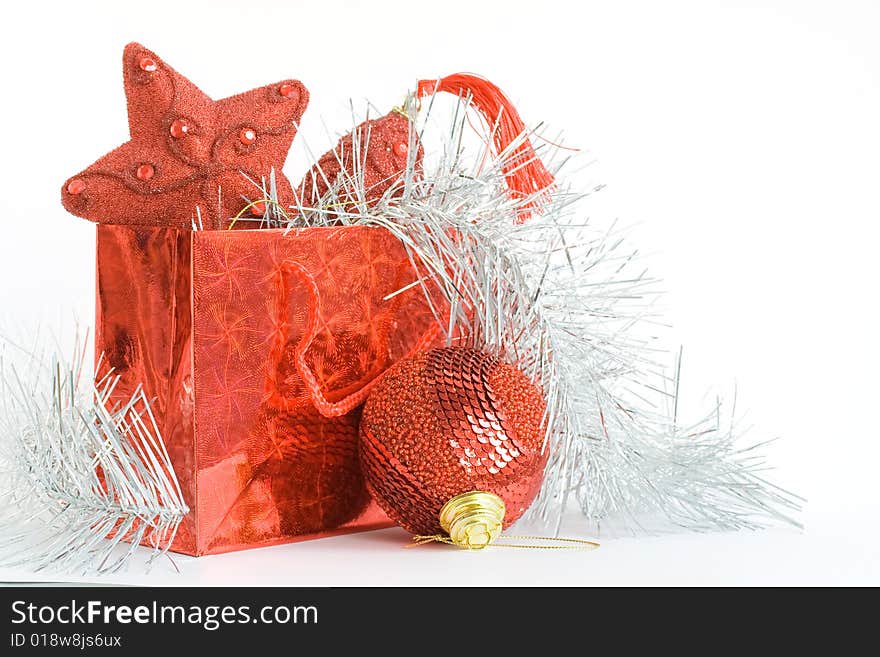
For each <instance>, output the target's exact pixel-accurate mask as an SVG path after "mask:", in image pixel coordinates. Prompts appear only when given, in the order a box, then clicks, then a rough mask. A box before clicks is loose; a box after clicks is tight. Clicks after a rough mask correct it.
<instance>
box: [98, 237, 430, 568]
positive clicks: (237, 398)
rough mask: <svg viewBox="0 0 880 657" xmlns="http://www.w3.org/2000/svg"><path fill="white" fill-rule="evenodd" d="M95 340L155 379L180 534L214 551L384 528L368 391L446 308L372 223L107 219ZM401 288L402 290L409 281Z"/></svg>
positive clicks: (138, 374)
mask: <svg viewBox="0 0 880 657" xmlns="http://www.w3.org/2000/svg"><path fill="white" fill-rule="evenodd" d="M97 230H98V242H97V303H96V314H97V317H96V327H97V329H96V351H97V354H98V355H99V356H101V358H100V362H101V367H102V369H103V372H101V373H105V372H106V371H107V368H112V370H113V374H114V376H119V377H120V380H119V383H118V385H117V387H116V390H115V392H114V398H115V399H118V401H119V402H123V401H124V400H126V399H127V397H128V396H130V395H131V393H132V392H133V391H134V390H135V389H136V388H137V386H139V385H142V386H143V387H144V390H145V392H146V394H147V396H148V398H149V399H150V400H151V407H152V411H153V413H154V415H155V417H156V420H157V423H158V426H159V429H160V431H161V433H162V436H163V438H164V440H165V443H166V445H167V448H168V452H169V455H170V457H171V460H172V463H173V465H174V469H175V473H176V475H177V477H178V480H179V481H180V484H181V488H182V491H183V497H184V499H185V501H186V502H187V504H188V505H189V507H190V509H191V511H190V513H189V515H188V516H187V517H186V518H185V519H184V521H183V523H182V525H181V527H180V530H179V533H178V535H177V537H176V539H175V541H174V544H173V545H172V549H173V550H174V551H177V552H182V553H186V554H192V555H201V554H211V553H217V552H226V551H231V550H237V549H242V548H246V547H254V546H258V545H267V544H273V543H281V542H287V541H295V540H302V539H305V538H314V537H319V536H327V535H332V534H337V533H343V532H350V531H358V530H365V529H373V528H377V527H381V526H386V525H387V524H389V523H388V520H387V518H386V517H385V516H384V514H383V513H382V512H381V511H380V510H379V509H378V508H377V507H376V505H375V504H374V503H373V502H372V501H371V500H370V498H369V494H368V493H367V490H366V487H365V485H364V480H363V477H362V475H361V471H360V466H359V463H358V456H357V454H358V452H357V435H358V430H357V425H358V419H359V413H360V403H361V402H362V401H363V399H364V398H365V396H366V393H367V392H368V391H369V389H370V387H371V386H372V384H373V383H374V382H376V381H377V379H378V377H379V376H380V375H381V374H382V373H383V372H384V371H386V370H387V368H388V367H389V366H390V365H392V364H393V363H394V362H396V361H397V360H398V359H400V358H401V357H403V356H405V355H407V354H408V353H411V352H413V351H414V350H417V349H420V348H424V347H427V346H430V345H431V344H432V342H433V341H434V336H435V335H436V333H437V323H436V320H435V318H434V315H433V313H432V311H431V310H430V308H429V307H428V305H427V303H426V302H425V297H424V294H423V292H422V290H421V288H420V286H419V285H411V284H412V283H414V282H415V281H416V280H417V279H418V276H417V274H416V272H415V270H414V269H413V267H412V265H411V264H410V260H409V258H408V256H407V254H406V252H405V250H404V248H403V246H402V245H401V243H400V242H399V240H397V239H396V238H395V237H394V236H393V235H391V234H390V233H388V232H387V231H385V230H383V229H381V228H373V227H328V228H309V229H303V230H300V231H291V232H289V233H288V234H285V232H284V231H283V230H222V231H221V230H218V231H185V230H180V229H177V228H159V227H129V226H112V225H99V226H98V229H97ZM401 290H402V291H401Z"/></svg>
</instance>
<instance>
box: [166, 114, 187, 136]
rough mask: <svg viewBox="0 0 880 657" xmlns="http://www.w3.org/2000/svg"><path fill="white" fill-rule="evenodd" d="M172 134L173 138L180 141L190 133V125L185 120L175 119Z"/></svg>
mask: <svg viewBox="0 0 880 657" xmlns="http://www.w3.org/2000/svg"><path fill="white" fill-rule="evenodd" d="M170 132H171V136H172V137H174V138H175V139H180V138H181V137H183V136H184V135H186V133H188V132H189V125H187V123H186V121H184V120H183V119H175V120H174V121H173V122H172V123H171V128H170Z"/></svg>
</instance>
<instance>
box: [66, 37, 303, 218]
mask: <svg viewBox="0 0 880 657" xmlns="http://www.w3.org/2000/svg"><path fill="white" fill-rule="evenodd" d="M123 79H124V83H125V95H126V98H127V101H128V123H129V131H130V134H131V140H130V141H128V142H126V143H124V144H123V145H122V146H120V147H119V148H117V149H116V150H114V151H111V152H110V153H108V154H107V155H105V156H104V157H102V158H101V159H99V160H98V161H97V162H95V163H94V164H92V165H91V166H90V167H89V168H87V169H86V170H85V171H83V172H82V173H79V174H77V175H76V176H73V177H72V178H70V179H69V180H67V181H66V182H65V183H64V186H63V187H62V190H61V199H62V203H63V204H64V207H65V208H67V210H68V211H70V212H72V213H73V214H75V215H78V216H80V217H85V218H86V219H89V220H90V221H94V222H97V223H103V224H133V225H141V226H176V227H180V228H189V227H191V226H192V224H193V221H194V220H195V219H196V217H197V208H198V214H199V215H200V216H201V220H202V224H203V226H204V227H205V228H221V227H224V226H225V225H226V221H227V219H228V218H229V217H232V216H234V215H235V214H236V213H238V212H239V211H241V210H242V209H243V208H244V207H245V206H246V205H247V203H248V201H247V199H251V200H256V199H258V198H259V197H261V196H262V195H263V194H262V193H261V191H260V189H258V188H257V187H255V186H254V184H252V183H251V182H250V181H248V179H247V178H246V177H245V176H248V177H250V178H251V179H252V180H254V181H256V182H257V183H260V181H261V180H262V179H264V178H267V177H268V176H269V174H270V172H271V171H273V170H274V172H275V182H276V186H277V192H278V199H279V202H281V203H282V204H284V205H287V204H289V203H290V202H291V201H292V199H293V194H292V190H291V186H290V183H289V182H288V181H287V179H286V178H285V177H284V176H283V175H282V173H281V169H282V167H283V165H284V160H285V159H286V157H287V151H288V150H289V148H290V145H291V142H292V141H293V138H294V136H295V135H296V131H297V124H298V123H299V120H300V118H301V117H302V114H303V112H304V111H305V108H306V105H307V104H308V98H309V94H308V91H307V90H306V88H305V87H304V86H303V84H302V83H301V82H299V81H298V80H282V81H281V82H276V83H275V84H270V85H267V86H265V87H259V88H257V89H254V90H252V91H248V92H245V93H242V94H238V95H236V96H231V97H229V98H224V99H222V100H218V101H214V100H211V99H210V98H209V97H208V96H207V95H205V93H203V92H202V91H201V90H200V89H199V88H198V87H196V86H195V85H194V84H193V83H192V82H190V81H189V80H187V79H186V78H185V77H183V76H182V75H180V74H179V73H177V72H176V71H175V70H174V69H172V68H171V67H170V66H168V65H167V64H166V63H165V62H163V61H162V60H161V59H159V57H158V56H157V55H156V54H155V53H153V52H151V51H149V50H147V49H146V48H144V47H143V46H142V45H140V44H138V43H130V44H128V45H127V46H126V47H125V51H124V54H123Z"/></svg>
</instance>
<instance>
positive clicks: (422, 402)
mask: <svg viewBox="0 0 880 657" xmlns="http://www.w3.org/2000/svg"><path fill="white" fill-rule="evenodd" d="M544 409H545V403H544V399H543V397H542V395H541V392H540V390H538V388H537V387H536V386H535V385H534V384H533V383H531V381H529V380H528V378H527V377H526V376H525V375H524V374H523V373H522V372H521V371H520V370H518V369H517V368H516V367H514V366H512V365H510V364H508V363H505V362H503V361H501V360H500V359H498V358H496V357H494V356H492V355H490V354H488V353H486V352H483V351H478V350H476V349H470V348H464V347H446V348H441V349H433V350H431V351H428V352H427V353H423V354H420V355H418V356H416V357H413V358H410V359H407V360H403V361H400V362H399V363H398V364H397V365H395V366H394V368H392V369H391V370H390V371H389V372H388V373H387V374H386V375H385V376H384V378H383V379H382V381H381V382H380V383H379V384H377V386H376V387H375V388H374V390H373V392H372V393H371V394H370V397H369V398H368V400H367V403H366V405H365V407H364V411H363V416H362V419H361V425H360V434H361V462H362V464H363V468H364V476H365V477H366V480H367V484H368V486H369V488H370V490H371V492H372V493H373V496H374V497H375V499H376V501H377V502H378V503H379V505H380V506H381V507H382V508H383V509H384V511H385V512H386V513H387V514H388V515H389V517H391V519H392V520H394V521H395V522H397V523H398V524H399V525H400V526H401V527H403V528H404V529H406V530H408V531H410V532H412V533H414V534H437V533H440V532H441V531H443V532H447V533H449V534H451V535H452V537H453V539H455V542H456V543H458V544H460V545H462V544H465V546H466V547H483V546H485V545H486V544H488V542H490V541H491V540H492V539H493V538H494V535H496V534H497V533H498V532H500V529H501V525H502V524H503V526H505V527H506V526H507V525H509V524H510V523H512V522H514V521H515V520H517V519H518V518H519V517H520V516H521V515H522V514H523V512H524V511H525V510H526V509H527V508H528V506H529V505H530V504H531V503H532V501H533V500H534V498H535V496H536V495H537V493H538V490H539V489H540V487H541V481H542V477H543V473H544V466H545V465H546V463H547V450H545V449H543V448H544V436H545V424H544ZM487 494H489V495H487ZM496 496H497V497H496ZM499 498H500V499H499ZM502 502H503V504H502ZM505 509H506V511H505ZM441 512H442V515H443V516H444V518H443V519H441ZM499 514H500V515H499ZM474 518H476V519H477V520H478V522H476V526H477V531H476V532H474V531H473V530H474ZM487 518H488V522H487ZM493 518H496V519H497V525H498V526H497V527H495V528H494V533H493V531H491V527H489V526H488V525H491V524H492V523H493V522H495V521H494V520H492V519H493ZM456 523H458V530H460V531H458V536H456V532H455V531H453V530H454V529H455V528H456ZM469 523H470V524H469ZM451 528H452V529H451ZM484 530H485V531H484ZM468 534H469V536H468ZM475 535H476V537H477V538H476V540H475ZM458 539H464V540H463V541H462V540H458Z"/></svg>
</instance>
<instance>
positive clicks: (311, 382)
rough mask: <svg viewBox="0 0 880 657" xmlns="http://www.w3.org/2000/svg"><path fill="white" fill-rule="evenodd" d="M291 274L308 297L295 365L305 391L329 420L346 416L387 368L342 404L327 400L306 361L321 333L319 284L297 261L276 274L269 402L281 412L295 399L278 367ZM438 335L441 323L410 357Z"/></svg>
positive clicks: (424, 335)
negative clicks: (287, 281)
mask: <svg viewBox="0 0 880 657" xmlns="http://www.w3.org/2000/svg"><path fill="white" fill-rule="evenodd" d="M290 275H292V276H294V277H295V278H296V279H297V280H298V282H299V283H301V284H302V286H303V287H302V289H304V290H305V291H306V293H307V295H308V297H309V299H308V314H307V315H306V326H305V331H304V332H303V336H302V338H301V339H300V341H299V342H298V343H297V345H296V347H295V348H294V364H295V365H296V369H297V372H298V373H299V375H300V377H302V380H303V383H304V384H305V386H306V389H307V390H308V392H309V396H310V397H311V399H312V403H313V404H314V405H315V408H316V409H317V410H318V412H319V413H320V414H321V415H323V416H324V417H328V418H332V417H339V416H340V415H345V414H346V413H349V412H351V411H352V410H353V409H355V408H356V407H357V406H359V405H360V404H362V403H363V402H364V401H365V400H366V398H367V396H369V394H370V392H371V391H372V389H373V387H374V386H375V385H376V384H377V383H379V381H381V380H382V376H383V375H384V373H385V371H387V368H386V370H384V371H383V372H381V373H379V374H378V375H376V376H375V377H374V378H373V379H371V380H370V381H369V382H368V383H366V384H365V385H364V386H363V387H361V388H360V389H358V390H356V391H355V392H353V393H350V394H348V395H346V396H345V397H343V398H342V399H340V400H339V401H335V402H331V401H330V400H328V399H327V397H326V395H325V394H324V391H323V390H321V384H320V383H319V381H318V378H317V377H316V376H315V374H314V372H312V370H311V368H310V367H309V364H308V362H306V352H307V351H308V349H309V347H310V346H311V344H312V341H313V340H314V339H315V335H316V334H317V332H318V308H320V292H319V291H318V285H317V283H315V279H314V277H313V276H312V274H311V273H310V272H309V271H308V270H307V269H306V268H305V267H303V266H302V265H301V264H300V263H298V262H296V261H294V260H285V261H284V262H283V263H281V265H280V266H279V267H278V270H277V272H276V274H275V293H276V298H277V299H278V304H277V309H278V315H277V317H276V321H277V325H278V327H279V329H278V331H277V332H276V335H275V340H274V341H273V344H272V348H271V350H270V354H269V356H270V363H271V365H270V367H269V374H268V379H267V384H266V388H267V394H268V398H267V403H268V404H269V405H270V406H272V407H273V408H277V409H278V410H282V411H290V410H292V409H293V407H294V405H295V402H294V400H293V399H291V398H289V397H286V396H285V395H284V394H282V393H281V392H280V390H279V385H278V384H279V382H278V364H279V363H280V362H281V359H282V358H283V356H284V350H285V347H286V345H287V337H288V336H287V331H286V330H285V327H286V326H287V317H288V313H289V309H290V308H289V304H288V294H287V286H286V285H285V278H286V277H287V276H290ZM400 299H401V295H397V299H396V300H395V302H394V303H395V304H397V303H400ZM439 332H440V326H439V324H433V325H432V326H431V328H429V329H428V330H427V331H425V333H424V334H422V337H421V338H419V341H418V342H417V343H416V344H415V345H414V346H413V348H412V349H410V351H409V352H408V353H407V356H410V355H413V354H416V353H418V352H420V351H422V350H424V349H426V348H427V347H428V346H429V345H430V344H431V343H433V342H434V340H435V339H436V338H437V334H438V333H439Z"/></svg>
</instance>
